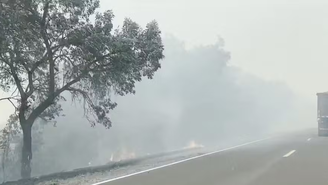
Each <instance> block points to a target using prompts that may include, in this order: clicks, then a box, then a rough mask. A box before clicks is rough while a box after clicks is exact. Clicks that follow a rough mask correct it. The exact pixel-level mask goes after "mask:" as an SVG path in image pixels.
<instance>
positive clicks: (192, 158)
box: [91, 137, 271, 185]
mask: <svg viewBox="0 0 328 185" xmlns="http://www.w3.org/2000/svg"><path fill="white" fill-rule="evenodd" d="M268 139H271V137H269V138H264V139H259V140H255V141H251V142H247V143H244V144H240V145H237V146H233V147H229V148H225V149H222V150H218V151H214V152H210V153H207V154H203V155H199V156H195V157H191V158H188V159H184V160H181V161H177V162H174V163H170V164H166V165H163V166H158V167H155V168H150V169H148V170H143V171H140V172H136V173H132V174H129V175H124V176H121V177H116V178H113V179H109V180H105V181H101V182H97V183H94V184H91V185H101V184H104V183H108V182H113V181H116V180H120V179H124V178H127V177H131V176H135V175H139V174H143V173H147V172H150V171H154V170H158V169H161V168H165V167H169V166H173V165H176V164H179V163H184V162H187V161H190V160H194V159H198V158H201V157H206V156H209V155H213V154H217V153H220V152H224V151H228V150H232V149H235V148H239V147H243V146H246V145H250V144H254V143H258V142H261V141H265V140H268Z"/></svg>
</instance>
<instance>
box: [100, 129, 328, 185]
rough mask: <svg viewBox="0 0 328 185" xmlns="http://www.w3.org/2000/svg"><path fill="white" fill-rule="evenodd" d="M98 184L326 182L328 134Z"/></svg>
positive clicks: (266, 143)
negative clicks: (327, 135)
mask: <svg viewBox="0 0 328 185" xmlns="http://www.w3.org/2000/svg"><path fill="white" fill-rule="evenodd" d="M100 184H102V185H309V184H313V185H321V184H322V185H327V184H328V137H318V136H317V135H316V132H315V130H309V131H306V132H299V133H295V134H292V135H284V136H279V137H274V138H270V139H264V140H259V141H255V142H250V143H246V144H244V145H241V146H236V147H233V148H229V149H227V150H224V151H218V152H216V153H213V154H210V155H206V156H202V157H199V158H195V159H191V160H188V161H183V162H179V163H177V164H174V165H169V166H166V167H161V168H158V169H153V170H150V171H147V172H142V173H139V174H134V175H131V176H126V177H122V178H118V179H112V180H109V181H107V182H101V183H98V184H95V185H100Z"/></svg>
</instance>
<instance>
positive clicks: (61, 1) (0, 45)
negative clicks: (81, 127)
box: [0, 0, 164, 128]
mask: <svg viewBox="0 0 328 185" xmlns="http://www.w3.org/2000/svg"><path fill="white" fill-rule="evenodd" d="M98 7H99V1H98V0H2V1H1V4H0V88H1V89H2V90H4V91H12V90H14V89H17V96H18V97H19V100H18V101H17V102H16V103H15V104H16V105H17V114H18V117H19V120H20V122H22V121H23V122H24V121H27V122H32V123H33V122H34V120H35V119H36V118H37V117H41V118H43V119H45V120H52V119H54V118H55V116H59V115H60V112H61V110H62V109H61V106H60V103H59V102H60V101H59V100H64V97H63V96H62V93H63V92H69V93H71V94H72V96H73V98H74V99H78V100H83V101H85V104H84V105H85V106H86V107H85V108H86V117H87V118H88V120H89V121H90V122H91V123H92V125H94V124H95V123H96V122H98V123H101V124H103V125H104V126H106V127H107V128H108V127H110V126H111V122H110V119H109V117H108V113H109V111H110V110H111V109H113V108H114V107H115V106H116V103H115V102H112V101H111V98H110V95H111V94H113V93H116V94H118V95H125V94H128V93H134V84H135V82H136V81H140V80H141V79H142V77H148V78H152V77H153V75H154V72H155V71H157V70H158V69H159V68H160V62H159V61H160V59H162V58H163V49H164V48H163V45H162V41H161V36H160V30H159V28H158V25H157V23H156V22H155V21H153V22H150V23H149V24H147V26H146V28H145V29H142V28H141V27H140V26H139V25H138V24H137V23H135V22H133V21H132V20H130V19H125V21H124V23H123V25H122V27H121V28H119V29H113V23H112V20H113V18H114V15H113V13H112V11H106V12H104V13H97V12H96V9H97V8H98ZM93 15H94V17H95V18H94V19H93V20H91V17H92V16H93ZM13 87H14V88H13ZM8 100H10V99H8Z"/></svg>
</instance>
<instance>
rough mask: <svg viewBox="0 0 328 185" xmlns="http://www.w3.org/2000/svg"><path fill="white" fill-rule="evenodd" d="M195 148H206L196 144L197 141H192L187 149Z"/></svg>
mask: <svg viewBox="0 0 328 185" xmlns="http://www.w3.org/2000/svg"><path fill="white" fill-rule="evenodd" d="M193 148H204V146H203V145H201V144H198V143H196V141H194V140H192V141H190V143H189V144H188V146H187V147H185V149H193Z"/></svg>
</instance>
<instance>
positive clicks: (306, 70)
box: [101, 0, 328, 98]
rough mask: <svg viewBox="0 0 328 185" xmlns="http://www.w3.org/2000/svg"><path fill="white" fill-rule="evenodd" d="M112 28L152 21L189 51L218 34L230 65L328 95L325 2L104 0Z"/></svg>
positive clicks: (304, 91)
mask: <svg viewBox="0 0 328 185" xmlns="http://www.w3.org/2000/svg"><path fill="white" fill-rule="evenodd" d="M101 5H102V9H103V10H105V9H112V10H113V11H114V13H115V15H116V19H115V21H116V23H121V22H122V20H123V19H124V17H130V18H132V19H133V20H135V21H137V22H139V23H140V24H142V25H144V24H145V23H146V22H148V21H150V20H152V19H156V20H157V21H158V22H159V24H160V27H161V29H162V30H163V33H164V34H174V35H175V36H177V37H178V38H180V39H182V40H184V41H186V43H187V46H193V45H198V44H208V43H213V42H215V41H216V39H217V36H218V35H220V36H221V37H223V38H224V40H225V42H226V48H227V49H228V50H229V51H231V53H232V60H231V64H232V65H237V66H240V67H242V68H243V69H244V70H246V71H248V72H251V73H253V74H255V75H257V76H260V77H263V78H265V79H273V80H281V81H284V82H286V83H287V84H288V85H289V86H290V87H291V88H292V89H293V90H295V91H296V92H298V93H300V94H303V95H306V96H308V97H309V98H311V97H312V98H313V97H314V98H315V93H316V92H317V91H328V82H326V81H327V79H328V73H327V70H328V52H327V51H328V19H327V18H328V11H327V9H328V1H327V0H102V1H101Z"/></svg>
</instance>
